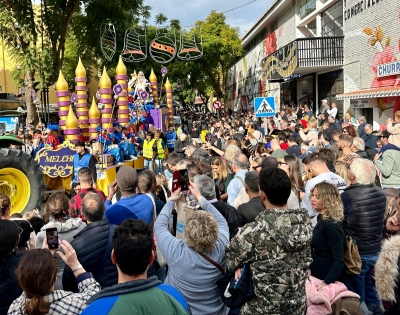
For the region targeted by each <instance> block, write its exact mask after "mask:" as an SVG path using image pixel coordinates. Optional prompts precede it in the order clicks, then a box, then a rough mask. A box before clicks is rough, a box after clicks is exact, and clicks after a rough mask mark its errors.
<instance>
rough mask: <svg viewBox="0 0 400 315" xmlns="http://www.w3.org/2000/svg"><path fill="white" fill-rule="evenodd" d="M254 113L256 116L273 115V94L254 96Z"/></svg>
mask: <svg viewBox="0 0 400 315" xmlns="http://www.w3.org/2000/svg"><path fill="white" fill-rule="evenodd" d="M254 113H255V114H256V117H273V116H274V115H275V98H274V97H273V96H271V97H256V98H254Z"/></svg>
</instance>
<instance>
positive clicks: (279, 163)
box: [278, 162, 288, 166]
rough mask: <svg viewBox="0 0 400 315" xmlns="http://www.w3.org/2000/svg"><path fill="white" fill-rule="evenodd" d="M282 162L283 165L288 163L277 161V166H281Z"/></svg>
mask: <svg viewBox="0 0 400 315" xmlns="http://www.w3.org/2000/svg"><path fill="white" fill-rule="evenodd" d="M282 164H283V165H288V164H287V163H285V162H278V165H279V166H281V165H282Z"/></svg>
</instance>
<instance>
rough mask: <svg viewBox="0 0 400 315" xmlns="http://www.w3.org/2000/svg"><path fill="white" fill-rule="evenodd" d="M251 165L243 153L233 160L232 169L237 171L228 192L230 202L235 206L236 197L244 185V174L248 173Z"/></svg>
mask: <svg viewBox="0 0 400 315" xmlns="http://www.w3.org/2000/svg"><path fill="white" fill-rule="evenodd" d="M248 167H249V159H248V158H247V156H246V155H244V154H243V153H240V154H238V155H235V156H234V157H233V160H232V171H233V172H234V173H235V177H234V178H233V179H232V180H231V181H230V183H229V185H228V188H227V193H228V204H230V205H231V206H234V202H235V199H236V198H237V196H238V195H239V192H240V190H241V189H242V188H243V187H244V176H245V175H246V173H247V168H248Z"/></svg>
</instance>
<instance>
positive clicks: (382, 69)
mask: <svg viewBox="0 0 400 315" xmlns="http://www.w3.org/2000/svg"><path fill="white" fill-rule="evenodd" d="M398 74H400V61H392V62H388V63H384V64H382V65H378V68H377V75H378V78H382V77H387V76H389V75H398Z"/></svg>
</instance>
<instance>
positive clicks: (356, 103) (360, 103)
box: [350, 99, 371, 108]
mask: <svg viewBox="0 0 400 315" xmlns="http://www.w3.org/2000/svg"><path fill="white" fill-rule="evenodd" d="M350 106H353V108H370V107H371V106H370V104H369V100H368V99H359V100H350Z"/></svg>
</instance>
